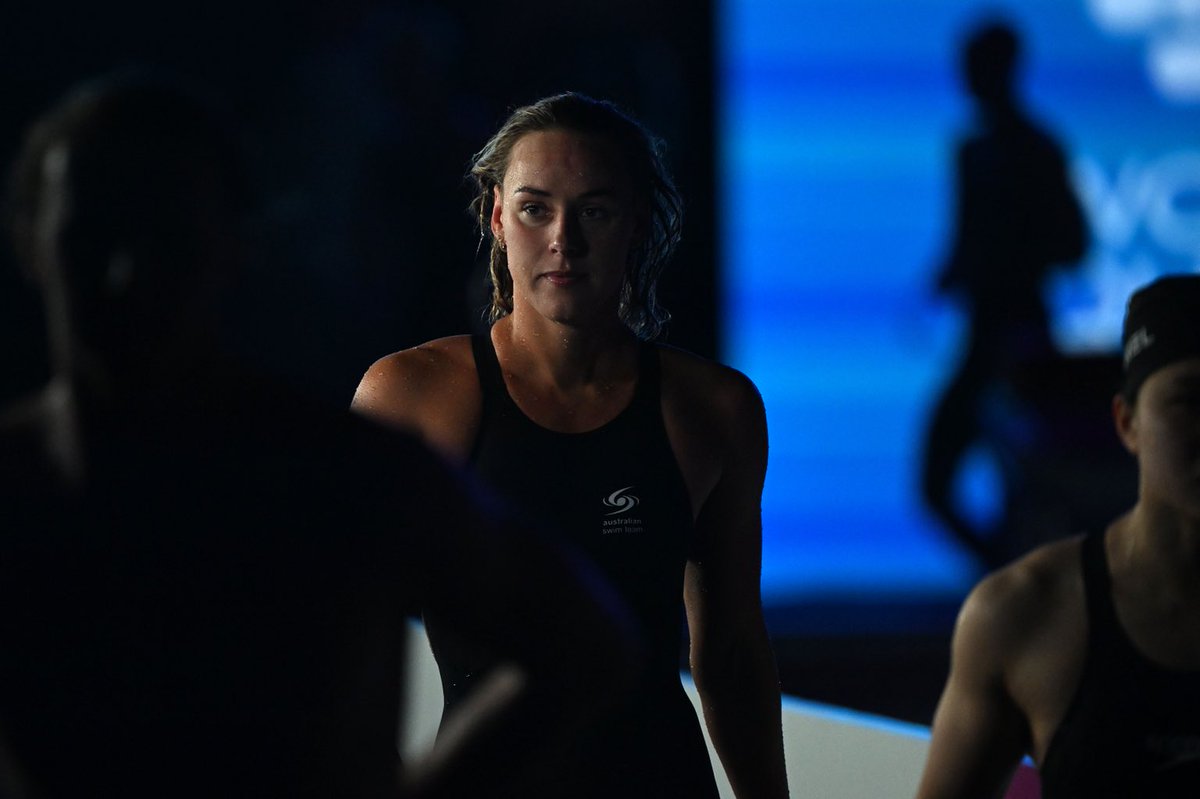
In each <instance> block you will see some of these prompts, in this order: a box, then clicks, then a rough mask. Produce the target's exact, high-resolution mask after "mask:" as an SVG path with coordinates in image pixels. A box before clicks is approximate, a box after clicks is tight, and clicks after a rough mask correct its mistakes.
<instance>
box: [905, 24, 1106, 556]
mask: <svg viewBox="0 0 1200 799" xmlns="http://www.w3.org/2000/svg"><path fill="white" fill-rule="evenodd" d="M1019 50H1020V42H1019V40H1018V38H1017V34H1016V32H1015V31H1014V30H1013V29H1011V28H1010V27H1008V26H1006V25H1004V24H999V23H995V24H989V25H987V26H984V27H981V28H980V29H978V30H977V31H975V32H974V33H973V34H972V35H971V36H970V37H969V39H968V41H967V44H966V48H965V51H964V63H963V66H964V75H965V80H966V85H967V88H968V90H969V91H970V93H971V95H972V97H973V98H974V99H975V101H976V102H977V104H978V111H979V126H978V130H977V131H976V132H974V133H972V134H971V135H970V136H968V137H967V139H966V140H965V141H964V142H963V143H962V144H961V146H960V147H959V150H958V155H957V162H956V166H955V168H956V173H957V189H956V191H957V203H958V207H957V219H956V229H955V233H954V244H953V248H952V251H951V253H950V257H949V260H948V262H947V263H946V265H945V267H944V268H943V270H942V271H941V273H940V275H939V277H938V284H937V285H938V289H939V291H942V292H945V293H949V294H951V295H953V296H954V297H955V298H956V299H957V300H958V301H959V302H961V303H962V305H963V306H964V308H965V310H966V312H967V315H968V319H969V321H968V324H969V332H968V337H967V342H966V347H965V350H966V351H965V354H964V356H963V359H962V362H961V363H960V365H959V366H958V370H957V372H956V373H955V375H954V377H953V378H952V380H951V381H950V385H949V387H948V388H947V389H946V390H945V393H944V394H943V395H942V397H941V399H940V400H939V402H938V405H937V409H936V411H935V412H934V416H933V422H932V425H931V428H930V431H929V434H928V439H927V443H926V450H925V453H924V455H925V459H924V465H923V476H922V477H923V484H922V489H923V493H924V496H925V499H926V502H927V503H928V504H929V506H930V507H931V508H932V509H933V511H934V512H935V513H936V514H937V516H938V518H939V519H940V520H941V521H942V523H943V524H944V525H945V526H946V528H947V529H948V530H949V531H950V532H951V533H952V534H953V535H954V536H955V538H956V539H957V540H958V541H960V542H961V543H962V544H964V545H965V546H967V547H968V548H969V549H970V550H971V551H972V552H974V553H975V554H976V555H977V556H979V557H980V558H981V559H982V561H983V563H984V565H986V566H989V567H994V566H997V565H999V564H1000V563H1003V562H1004V561H1006V560H1007V559H1008V558H1009V557H1010V556H1011V555H1012V554H1015V553H1012V552H1009V551H1007V550H1006V546H1005V541H1004V540H1003V538H1004V529H1003V528H1004V521H1003V520H1002V521H1001V523H1000V530H994V531H987V530H977V529H975V528H974V527H973V526H972V525H971V524H970V523H969V522H968V521H967V520H966V519H965V518H964V517H963V515H962V513H961V512H960V510H959V509H958V508H957V507H955V503H954V499H953V496H952V489H953V483H954V479H955V476H956V474H957V472H958V470H959V468H960V466H961V464H962V459H963V456H964V455H965V454H966V452H967V450H968V449H969V448H970V447H971V445H972V444H974V443H976V442H978V441H980V440H981V439H984V438H986V435H987V434H986V430H985V424H984V422H983V420H982V418H981V416H982V414H983V411H984V404H985V399H986V397H987V396H989V392H991V391H995V390H998V389H1002V388H1004V387H1005V386H1006V385H1008V386H1011V384H1012V380H1013V378H1014V375H1015V374H1016V373H1017V372H1018V371H1019V370H1020V369H1021V368H1022V367H1024V366H1026V365H1028V364H1031V363H1034V362H1038V361H1041V360H1044V359H1047V358H1049V357H1051V356H1053V355H1054V354H1055V349H1054V345H1053V343H1052V341H1051V338H1050V332H1049V320H1048V317H1047V310H1046V306H1045V304H1044V302H1043V299H1042V286H1043V282H1044V280H1045V278H1046V275H1047V273H1048V272H1049V271H1050V269H1051V268H1052V267H1053V266H1054V265H1056V264H1059V263H1064V262H1070V261H1075V260H1077V259H1079V258H1080V257H1081V256H1082V255H1083V253H1084V250H1085V247H1086V244H1087V232H1086V229H1085V223H1084V219H1083V213H1082V210H1081V208H1080V206H1079V202H1078V200H1077V198H1076V196H1075V194H1074V192H1073V190H1072V188H1071V185H1070V183H1069V180H1068V176H1067V170H1066V163H1065V160H1064V158H1063V154H1062V152H1061V150H1060V149H1059V147H1058V145H1057V144H1056V143H1055V142H1054V140H1053V139H1051V138H1050V136H1049V135H1048V134H1047V133H1046V132H1045V131H1043V130H1042V129H1041V128H1039V127H1038V126H1037V124H1036V123H1035V122H1034V121H1033V120H1031V119H1030V118H1029V117H1028V116H1027V115H1026V113H1025V111H1024V109H1023V108H1022V107H1021V105H1020V101H1019V98H1018V97H1017V95H1016V87H1015V77H1016V70H1017V65H1018V56H1019Z"/></svg>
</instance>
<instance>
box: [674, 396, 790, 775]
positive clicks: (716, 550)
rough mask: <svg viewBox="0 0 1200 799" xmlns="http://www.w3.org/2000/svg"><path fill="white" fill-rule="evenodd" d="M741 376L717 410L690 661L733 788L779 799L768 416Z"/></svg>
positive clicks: (694, 578)
mask: <svg viewBox="0 0 1200 799" xmlns="http://www.w3.org/2000/svg"><path fill="white" fill-rule="evenodd" d="M737 378H738V379H737V380H736V381H734V384H733V385H732V386H727V387H726V388H727V389H731V392H730V395H731V398H732V402H731V403H730V406H728V407H727V408H726V410H725V411H724V412H722V414H721V415H722V416H723V417H724V419H723V420H722V421H724V422H725V425H724V429H725V430H727V431H728V432H729V433H730V435H729V436H728V444H727V445H726V446H725V448H724V449H725V452H726V456H725V458H724V463H723V468H722V473H721V476H720V478H719V480H718V482H717V484H716V486H715V487H714V488H713V490H712V492H711V493H710V494H709V496H708V498H707V499H706V501H705V503H704V505H703V508H702V510H701V512H700V514H699V517H698V519H697V536H698V539H697V540H698V541H700V542H703V543H702V544H701V549H700V550H699V551H698V552H697V553H695V557H694V559H692V560H690V561H689V562H688V565H687V572H686V575H685V584H684V599H685V603H686V607H687V616H688V627H689V631H690V634H691V652H690V661H691V670H692V678H693V679H694V680H695V683H696V688H697V690H698V691H699V693H700V700H701V705H702V707H703V710H704V719H705V723H706V724H707V726H708V730H709V735H710V736H711V738H712V741H713V745H714V747H715V748H716V750H717V753H718V755H719V756H720V758H721V763H722V765H724V767H725V773H726V776H728V777H729V782H730V784H731V786H732V787H733V789H734V794H735V795H736V796H737V797H738V799H767V798H768V797H769V798H770V799H780V798H782V797H787V795H788V788H787V774H786V769H785V766H784V755H783V733H782V720H781V709H780V694H779V675H778V671H777V669H776V665H775V657H774V654H773V653H772V651H771V645H770V641H769V640H768V638H767V629H766V625H765V623H764V622H763V614H762V602H761V596H760V589H759V577H760V572H761V565H762V564H761V559H762V519H761V510H760V505H761V497H762V488H763V480H764V478H765V476H766V461H767V428H766V417H765V413H764V411H763V405H762V400H761V398H760V397H759V396H758V392H757V390H756V389H754V387H753V385H752V384H750V382H749V381H748V380H746V379H745V378H744V377H741V376H740V375H738V376H737Z"/></svg>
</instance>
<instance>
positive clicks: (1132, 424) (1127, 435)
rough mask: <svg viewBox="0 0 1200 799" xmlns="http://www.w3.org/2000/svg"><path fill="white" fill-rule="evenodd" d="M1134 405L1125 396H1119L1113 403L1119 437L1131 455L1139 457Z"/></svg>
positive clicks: (1114, 422) (1114, 423)
mask: <svg viewBox="0 0 1200 799" xmlns="http://www.w3.org/2000/svg"><path fill="white" fill-rule="evenodd" d="M1133 411H1134V405H1133V403H1131V402H1129V400H1127V399H1125V395H1123V394H1117V395H1116V396H1115V397H1113V401H1112V415H1113V426H1114V427H1116V429H1117V437H1118V438H1120V439H1121V443H1122V444H1124V445H1125V449H1127V450H1129V452H1130V454H1131V455H1137V453H1138V444H1137V422H1136V420H1135V418H1134V413H1133Z"/></svg>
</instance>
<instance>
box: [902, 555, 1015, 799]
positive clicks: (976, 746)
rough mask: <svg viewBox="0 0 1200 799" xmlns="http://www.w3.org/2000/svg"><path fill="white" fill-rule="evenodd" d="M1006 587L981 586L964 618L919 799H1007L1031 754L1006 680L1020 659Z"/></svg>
mask: <svg viewBox="0 0 1200 799" xmlns="http://www.w3.org/2000/svg"><path fill="white" fill-rule="evenodd" d="M998 577H999V578H1001V579H1000V580H998V579H997V578H998ZM1002 580H1003V573H1001V575H996V576H993V577H990V578H988V579H987V580H985V581H984V582H983V583H981V584H980V585H979V586H978V587H976V589H975V590H974V591H972V592H971V595H970V596H969V597H968V598H967V601H966V602H965V603H964V605H963V609H962V611H961V613H960V614H959V618H958V622H957V624H956V627H955V632H954V641H953V644H952V652H951V663H950V677H949V679H948V680H947V682H946V687H945V689H944V691H943V693H942V698H941V700H940V701H939V702H938V707H937V712H936V713H935V715H934V719H933V737H932V740H931V741H930V746H929V754H928V757H927V760H926V762H925V771H924V774H923V775H922V777H921V783H920V787H919V789H918V792H917V798H918V799H959V798H960V797H961V799H975V797H1000V796H1003V795H1004V792H1005V790H1006V789H1007V786H1008V783H1009V781H1010V780H1011V779H1012V775H1013V771H1014V770H1015V769H1016V767H1017V765H1018V764H1019V763H1020V760H1021V756H1022V755H1023V754H1024V752H1025V750H1026V748H1027V745H1028V744H1027V740H1028V734H1027V729H1028V727H1027V724H1026V722H1025V718H1024V715H1023V713H1022V712H1021V710H1020V708H1019V707H1018V706H1017V705H1016V703H1015V702H1014V701H1013V699H1012V697H1011V695H1010V693H1009V691H1008V689H1007V687H1006V679H1005V668H1006V665H1005V664H1006V663H1007V662H1009V661H1010V659H1011V658H1013V657H1016V656H1018V653H1019V651H1020V641H1021V631H1020V629H1019V627H1020V626H1021V625H1020V623H1019V622H1020V619H1021V614H1020V613H1019V612H1016V609H1015V608H1014V607H1013V604H1014V602H1013V598H1012V597H1011V593H1012V592H1011V589H1010V588H1008V587H1006V586H1004V585H1003V584H1002Z"/></svg>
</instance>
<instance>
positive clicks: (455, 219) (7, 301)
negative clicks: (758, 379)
mask: <svg viewBox="0 0 1200 799" xmlns="http://www.w3.org/2000/svg"><path fill="white" fill-rule="evenodd" d="M711 16H712V14H711V7H710V4H709V3H707V2H700V3H694V4H689V5H688V7H687V13H686V14H680V13H678V7H677V6H673V5H672V4H668V3H665V2H659V0H649V2H644V1H639V2H634V1H632V0H615V2H612V1H610V2H606V3H596V4H578V5H577V4H572V3H560V4H552V5H550V6H547V5H546V4H512V5H511V6H508V7H506V6H505V5H503V4H488V5H484V4H481V3H479V2H464V1H463V0H450V1H449V2H436V3H434V2H424V3H422V2H412V3H409V2H400V1H398V0H343V1H342V2H332V1H331V2H323V3H308V4H300V5H295V6H287V5H284V4H267V3H261V2H242V3H237V2H231V1H230V0H218V2H210V3H205V4H202V5H201V4H182V5H175V4H166V3H150V2H142V3H119V4H115V5H113V4H102V3H98V4H84V3H78V2H61V1H59V2H55V0H50V2H42V3H36V4H20V6H17V7H14V8H11V9H7V10H6V12H5V17H6V19H5V21H4V24H3V25H2V26H0V59H3V61H4V63H3V67H2V68H0V74H3V75H4V76H5V78H4V81H5V85H4V87H3V96H4V99H5V102H4V103H3V105H2V106H0V156H2V159H3V161H4V163H5V164H8V163H11V160H12V158H13V156H14V155H15V153H16V151H17V148H18V147H19V144H20V140H21V135H22V131H23V129H24V128H25V126H26V125H27V124H28V123H29V122H30V121H31V120H32V119H34V118H35V117H36V116H37V115H38V114H40V113H41V112H42V111H44V110H45V109H47V108H48V107H49V106H50V105H52V104H53V103H54V102H55V101H56V100H57V99H58V98H59V97H61V96H62V94H63V93H64V92H66V91H67V90H68V89H69V88H70V87H72V86H73V85H74V84H76V83H77V82H79V81H81V80H85V79H88V78H91V77H94V76H96V75H99V74H103V73H106V72H109V71H112V70H114V69H121V68H126V67H150V68H154V69H163V70H166V71H168V72H170V73H173V74H174V75H177V76H179V77H182V78H184V79H186V80H189V81H193V82H196V83H199V84H202V85H204V86H207V87H210V88H211V89H212V90H213V91H214V92H215V93H216V94H218V95H219V96H220V97H221V98H222V99H223V101H224V102H225V103H226V104H227V106H228V107H229V109H230V110H231V111H232V113H233V115H234V116H235V117H236V118H237V119H238V120H239V121H240V122H241V123H242V125H243V127H244V133H245V149H246V152H247V154H248V156H249V161H250V166H251V172H252V178H253V180H254V182H255V184H256V188H257V189H258V194H259V198H260V213H259V214H258V224H257V233H258V239H259V246H260V257H259V258H258V259H256V262H255V266H254V268H253V269H252V270H251V271H250V272H249V273H248V274H246V275H245V282H244V285H242V286H241V287H240V292H239V296H240V297H241V301H240V302H239V303H238V305H237V307H236V308H234V309H233V310H232V317H231V324H230V328H231V331H233V333H234V334H235V335H236V338H237V340H238V346H239V347H240V348H241V349H242V350H243V351H244V352H245V353H247V354H249V355H251V356H253V357H255V358H256V359H260V360H261V361H262V362H263V363H264V365H266V366H268V368H271V369H273V370H275V371H277V372H280V373H282V374H284V375H285V376H288V377H291V378H293V379H295V380H296V381H297V382H301V383H303V384H304V385H306V386H308V387H309V388H310V389H311V390H313V391H315V392H318V393H320V394H322V395H324V396H326V397H328V398H329V399H330V400H332V401H335V402H338V403H348V402H349V400H350V397H351V395H352V394H353V390H354V387H355V385H356V384H357V382H358V378H359V377H360V376H361V375H362V373H363V371H365V369H366V368H367V366H369V365H370V363H371V362H372V361H373V360H374V359H376V358H378V357H380V356H382V355H384V354H386V353H388V352H392V351H394V350H397V349H401V348H404V347H410V346H413V345H415V344H418V343H420V342H422V341H426V340H428V339H431V338H435V337H438V336H444V335H451V334H456V333H463V332H468V331H469V330H471V329H472V328H473V327H476V326H478V325H479V324H480V319H481V311H482V308H483V307H484V305H485V303H486V298H487V292H486V288H485V284H484V280H485V275H486V271H485V269H486V266H485V261H484V257H485V256H486V250H485V251H484V252H482V253H480V255H479V257H476V247H477V244H478V235H477V233H475V232H474V230H473V228H472V220H471V219H470V217H469V215H468V214H467V211H466V207H467V203H468V202H469V200H470V196H471V194H470V191H469V188H468V186H467V184H466V182H465V181H464V180H463V176H464V174H465V172H466V169H467V166H468V163H469V161H470V157H471V155H472V154H473V153H474V152H475V151H476V150H478V149H479V148H480V147H481V146H482V145H483V143H484V142H485V141H486V140H487V138H488V136H489V135H490V134H491V133H492V132H494V131H495V129H496V128H497V127H498V125H499V123H500V122H501V121H502V120H503V119H504V118H505V116H507V113H508V112H509V111H510V110H511V109H512V108H515V107H516V106H518V105H523V104H526V103H528V102H531V101H533V100H536V99H537V98H539V97H542V96H545V95H548V94H553V93H557V92H561V91H566V90H575V91H582V92H585V93H588V94H592V95H594V96H597V97H603V98H607V99H611V100H614V101H616V102H617V103H618V104H620V105H621V106H623V107H624V108H626V109H627V110H628V111H629V112H631V113H632V114H633V115H634V116H635V117H638V118H640V119H641V120H642V121H643V122H645V123H646V125H647V126H648V127H649V128H650V129H651V130H653V131H654V132H655V133H657V134H658V135H659V136H660V137H662V138H663V139H664V140H665V141H666V142H667V144H668V152H669V157H670V163H671V167H672V169H673V171H674V173H675V175H676V177H677V181H678V183H679V186H680V189H681V191H682V193H683V195H684V198H685V203H686V217H685V238H684V242H683V245H682V248H681V250H680V252H679V255H678V257H677V259H676V261H675V263H674V265H673V268H672V269H671V270H669V273H668V275H667V276H666V277H665V278H664V281H663V286H662V297H663V300H664V304H665V305H666V306H667V307H668V308H669V309H672V310H673V311H674V313H675V319H674V322H673V324H672V326H671V331H670V335H669V341H670V342H671V343H673V344H677V345H679V346H682V347H685V348H687V349H691V350H693V351H696V352H699V353H702V354H705V355H710V356H711V355H715V354H716V351H717V341H718V330H717V323H716V318H715V314H714V296H713V292H714V288H713V286H714V268H715V267H714V253H715V252H716V242H715V241H714V225H713V224H712V217H713V201H714V196H715V194H716V191H715V187H714V168H713V159H714V155H713V154H714V146H713V129H714V125H713V81H712V72H713V47H712V35H711ZM3 272H4V279H3V283H2V284H0V292H2V294H0V296H2V297H3V299H2V300H0V312H2V314H3V322H2V324H3V332H4V335H5V337H6V338H7V339H10V340H11V339H14V338H15V339H16V340H18V341H19V342H21V343H22V345H23V346H20V347H17V348H16V350H17V351H15V352H8V353H7V354H6V355H5V358H6V359H9V361H8V362H6V363H5V365H4V369H3V373H4V378H3V382H2V384H0V397H9V396H12V395H13V394H15V393H17V392H18V391H21V390H24V389H25V388H27V387H28V386H30V385H34V384H36V382H37V381H38V380H39V379H40V377H41V376H43V375H44V366H43V365H42V360H43V359H42V357H41V346H42V345H41V344H40V342H38V341H37V338H38V336H39V335H40V324H39V323H38V321H37V318H36V314H35V313H34V312H33V311H32V310H31V308H30V306H29V303H28V299H29V298H28V294H27V293H26V292H25V291H24V290H23V289H22V287H21V285H20V284H19V283H17V282H16V281H15V278H14V271H13V269H12V264H11V256H10V255H9V253H8V252H7V251H6V252H5V262H4V264H3ZM26 342H28V346H24V344H25V343H26ZM5 349H6V350H9V349H12V348H5Z"/></svg>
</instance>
